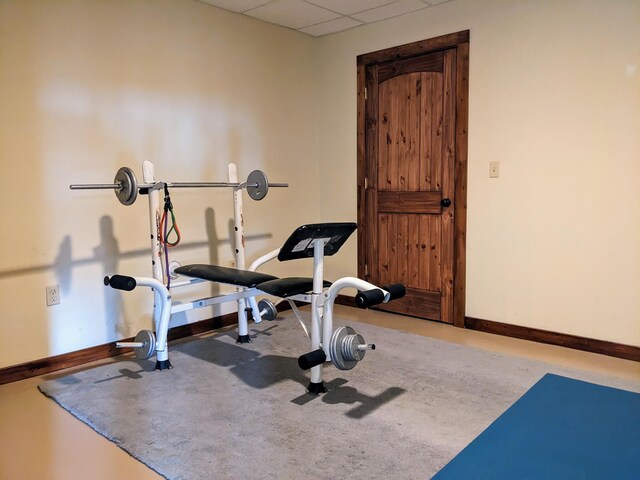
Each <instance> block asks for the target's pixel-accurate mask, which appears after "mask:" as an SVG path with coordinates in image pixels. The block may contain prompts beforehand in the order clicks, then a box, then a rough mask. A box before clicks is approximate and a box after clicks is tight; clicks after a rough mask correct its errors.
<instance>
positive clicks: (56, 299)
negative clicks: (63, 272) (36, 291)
mask: <svg viewBox="0 0 640 480" xmlns="http://www.w3.org/2000/svg"><path fill="white" fill-rule="evenodd" d="M45 290H46V292H47V307H50V306H51V305H58V304H59V303H60V287H59V286H58V285H49V286H47V287H45Z"/></svg>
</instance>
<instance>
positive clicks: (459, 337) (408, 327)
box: [0, 306, 640, 480]
mask: <svg viewBox="0 0 640 480" xmlns="http://www.w3.org/2000/svg"><path fill="white" fill-rule="evenodd" d="M335 315H336V316H337V317H341V318H344V319H353V320H356V321H360V322H365V323H370V324H374V325H379V326H383V327H387V328H395V329H398V330H404V331H408V332H411V333H415V334H418V335H424V336H427V337H432V338H437V339H440V340H446V341H449V342H453V343H458V344H463V345H469V346H474V347H477V348H482V349H486V350H490V351H495V352H500V353H506V354H510V355H517V356H521V357H523V358H529V359H536V360H542V361H545V362H548V363H552V364H556V365H561V366H565V367H572V368H578V369H583V370H589V371H593V372H596V373H601V374H606V375H612V376H616V377H619V378H625V379H629V380H634V381H640V364H638V363H637V362H632V361H629V360H622V359H617V358H612V357H606V356H603V355H597V354H592V353H587V352H580V351H577V350H570V349H566V348H563V347H556V346H551V345H543V344H538V343H533V342H528V341H525V340H518V339H512V338H507V337H501V336H497V335H492V334H487V333H482V332H474V331H471V330H462V329H458V328H453V327H451V326H449V325H443V324H439V323H434V322H428V321H423V320H418V319H415V318H411V317H403V316H398V315H393V314H388V313H380V312H375V311H363V310H358V309H354V308H348V307H342V306H336V310H335ZM112 361H117V359H115V360H114V359H110V360H108V361H105V362H98V364H100V363H106V362H112ZM83 368H86V367H83ZM76 370H77V369H76ZM67 373H69V371H62V372H57V373H56V374H52V375H48V376H46V377H45V378H54V377H55V376H60V375H64V374H67ZM42 378H43V377H37V378H32V379H28V380H24V381H21V382H15V383H12V384H8V385H2V386H0V480H13V479H25V480H26V479H36V478H37V479H42V480H47V479H52V480H57V479H64V480H75V479H86V478H91V479H94V480H99V479H109V480H113V479H122V480H128V479H136V480H147V479H159V478H161V477H160V476H158V475H157V474H156V473H154V472H152V471H151V470H149V469H148V468H147V467H146V466H144V465H142V464H141V463H139V462H138V461H136V460H134V459H133V458H132V457H130V456H129V455H128V454H127V453H125V452H124V451H122V450H120V449H119V448H118V447H117V446H115V445H114V444H113V443H111V442H109V441H108V440H106V439H104V438H103V437H101V436H100V435H98V434H97V433H95V432H94V431H93V430H92V429H91V428H89V427H88V426H86V425H85V424H83V423H82V422H80V421H79V420H77V419H75V418H74V417H72V416H71V415H70V414H69V413H67V412H65V411H64V410H63V409H62V408H60V407H58V406H57V405H56V404H55V403H54V402H53V401H51V400H49V399H47V398H45V397H44V395H42V394H41V393H40V392H38V390H37V389H36V386H37V385H38V383H39V382H40V381H41V380H42Z"/></svg>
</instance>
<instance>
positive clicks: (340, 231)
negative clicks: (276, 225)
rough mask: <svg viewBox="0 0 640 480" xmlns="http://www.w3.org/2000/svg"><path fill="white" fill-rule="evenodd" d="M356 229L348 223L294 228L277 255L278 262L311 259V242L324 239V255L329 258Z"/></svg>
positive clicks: (317, 224)
mask: <svg viewBox="0 0 640 480" xmlns="http://www.w3.org/2000/svg"><path fill="white" fill-rule="evenodd" d="M355 229H356V224H355V223H353V222H348V223H314V224H310V225H302V226H301V227H298V228H296V230H295V231H294V232H293V233H292V234H291V236H290V237H289V238H288V239H287V241H286V242H284V245H283V246H282V248H281V249H280V253H279V254H278V260H280V261H281V262H284V261H285V260H294V259H296V258H307V257H313V241H314V240H317V239H320V238H322V239H326V243H325V245H324V255H325V256H330V255H333V254H334V253H336V252H337V251H338V250H340V247H342V245H344V242H346V241H347V239H348V238H349V236H350V235H351V234H352V233H353V232H354V230H355Z"/></svg>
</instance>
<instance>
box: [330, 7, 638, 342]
mask: <svg viewBox="0 0 640 480" xmlns="http://www.w3.org/2000/svg"><path fill="white" fill-rule="evenodd" d="M466 29H469V30H470V31H471V46H470V50H471V52H470V106H469V169H468V173H469V180H468V221H467V297H466V306H467V315H469V316H473V317H478V318H483V319H488V320H495V321H499V322H505V323H509V324H515V325H524V326H527V327H534V328H542V329H546V330H552V331H557V332H563V333H568V334H574V335H581V336H585V337H591V338H597V339H602V340H610V341H614V342H620V343H625V344H630V345H640V295H639V294H638V292H640V208H639V206H640V188H638V185H637V184H638V178H640V134H639V133H638V132H640V3H638V2H637V1H633V0H629V1H622V0H617V1H610V2H600V1H586V0H579V1H578V0H575V1H573V0H566V1H562V2H555V1H545V0H536V1H534V0H529V1H526V0H518V1H516V0H455V1H453V2H450V3H445V4H442V5H438V6H437V7H434V8H430V9H426V10H423V11H421V12H417V13H415V14H412V15H407V16H403V17H399V18H396V19H393V20H389V21H386V22H382V23H378V24H374V25H371V26H368V27H364V28H359V29H355V30H352V31H349V32H345V33H342V34H337V35H333V36H329V37H325V38H322V39H320V57H319V58H320V59H321V62H322V84H323V91H322V92H323V96H322V97H321V99H320V114H321V116H320V123H319V125H320V136H321V139H322V141H321V143H320V145H321V150H320V152H319V153H320V158H321V161H322V162H324V166H323V172H325V173H327V175H328V177H327V180H326V181H325V185H331V186H332V188H333V191H334V192H340V194H339V195H337V194H334V195H333V196H325V197H324V198H325V199H326V202H325V203H323V211H322V213H323V215H324V216H326V217H327V218H338V217H339V218H345V219H346V218H350V217H351V218H352V217H353V216H355V212H356V189H355V186H356V164H355V158H356V65H355V58H356V56H357V55H359V54H363V53H368V52H371V51H375V50H379V49H382V48H387V47H391V46H395V45H400V44H403V43H408V42H413V41H417V40H422V39H426V38H431V37H435V36H438V35H442V34H446V33H452V32H456V31H460V30H466ZM493 160H497V161H499V162H500V165H501V177H500V178H499V179H489V178H488V171H489V162H490V161H493ZM321 188H322V187H321ZM350 248H351V250H350V261H349V262H347V263H344V264H342V265H336V267H335V270H334V271H333V272H332V273H333V274H334V275H339V274H341V273H344V274H346V273H353V272H354V271H355V269H356V249H355V245H353V244H351V245H350Z"/></svg>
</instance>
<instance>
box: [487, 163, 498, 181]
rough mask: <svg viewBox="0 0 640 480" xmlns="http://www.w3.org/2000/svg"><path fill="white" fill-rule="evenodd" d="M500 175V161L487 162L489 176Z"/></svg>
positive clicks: (495, 176)
mask: <svg viewBox="0 0 640 480" xmlns="http://www.w3.org/2000/svg"><path fill="white" fill-rule="evenodd" d="M498 177H500V162H489V178H498Z"/></svg>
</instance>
